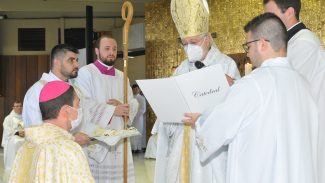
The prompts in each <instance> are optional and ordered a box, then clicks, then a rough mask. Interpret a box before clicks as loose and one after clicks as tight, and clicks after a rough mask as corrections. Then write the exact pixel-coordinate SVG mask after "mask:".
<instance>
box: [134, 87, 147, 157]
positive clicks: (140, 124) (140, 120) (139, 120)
mask: <svg viewBox="0 0 325 183" xmlns="http://www.w3.org/2000/svg"><path fill="white" fill-rule="evenodd" d="M132 91H133V96H134V98H135V99H136V100H137V101H138V103H139V108H138V112H137V114H136V116H135V117H134V120H133V123H132V126H134V127H135V128H136V129H138V131H139V132H140V133H141V135H138V136H134V137H131V139H130V141H131V148H132V151H135V152H139V151H142V148H143V136H145V135H146V133H145V131H146V129H145V123H146V121H145V118H144V115H146V99H145V98H144V96H142V95H141V94H140V91H141V90H140V88H139V86H138V85H137V84H134V85H132Z"/></svg>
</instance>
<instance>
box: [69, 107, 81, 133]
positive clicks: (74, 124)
mask: <svg viewBox="0 0 325 183" xmlns="http://www.w3.org/2000/svg"><path fill="white" fill-rule="evenodd" d="M71 108H73V107H71ZM73 109H74V110H77V113H78V114H77V118H76V119H75V120H72V121H71V129H70V131H73V130H74V129H76V128H77V127H78V126H79V125H80V123H81V120H82V109H81V108H78V109H75V108H73Z"/></svg>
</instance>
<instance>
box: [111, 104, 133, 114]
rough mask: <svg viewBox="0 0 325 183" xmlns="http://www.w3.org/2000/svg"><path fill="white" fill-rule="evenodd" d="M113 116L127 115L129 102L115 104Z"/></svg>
mask: <svg viewBox="0 0 325 183" xmlns="http://www.w3.org/2000/svg"><path fill="white" fill-rule="evenodd" d="M114 116H129V104H120V105H117V106H116V108H115V111H114Z"/></svg>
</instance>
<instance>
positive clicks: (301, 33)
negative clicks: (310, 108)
mask: <svg viewBox="0 0 325 183" xmlns="http://www.w3.org/2000/svg"><path fill="white" fill-rule="evenodd" d="M263 4H264V11H265V12H271V13H274V14H275V15H277V16H278V17H279V18H280V19H281V20H282V22H283V23H284V25H285V26H286V29H287V32H288V58H289V62H290V63H291V65H292V67H293V68H294V69H295V70H296V71H298V72H299V73H300V74H301V75H302V76H304V78H305V79H306V80H307V81H308V82H309V84H310V88H311V91H312V95H313V97H314V99H315V102H316V103H317V106H318V111H319V113H318V115H319V128H318V129H319V138H318V140H319V142H318V160H317V162H318V166H319V167H318V176H319V179H318V181H319V182H325V173H324V172H325V50H324V47H323V45H322V43H321V41H320V40H319V38H318V37H317V35H316V34H315V33H313V32H312V31H311V30H309V29H308V28H307V27H306V26H305V25H304V23H303V22H301V21H300V20H299V14H300V9H301V1H300V0H264V1H263Z"/></svg>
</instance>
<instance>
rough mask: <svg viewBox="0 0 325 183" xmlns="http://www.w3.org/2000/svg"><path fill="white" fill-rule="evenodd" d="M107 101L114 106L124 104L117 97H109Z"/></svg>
mask: <svg viewBox="0 0 325 183" xmlns="http://www.w3.org/2000/svg"><path fill="white" fill-rule="evenodd" d="M106 103H107V104H109V105H113V106H118V105H120V104H122V103H121V102H120V101H118V100H116V99H109V100H108V101H107V102H106Z"/></svg>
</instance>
